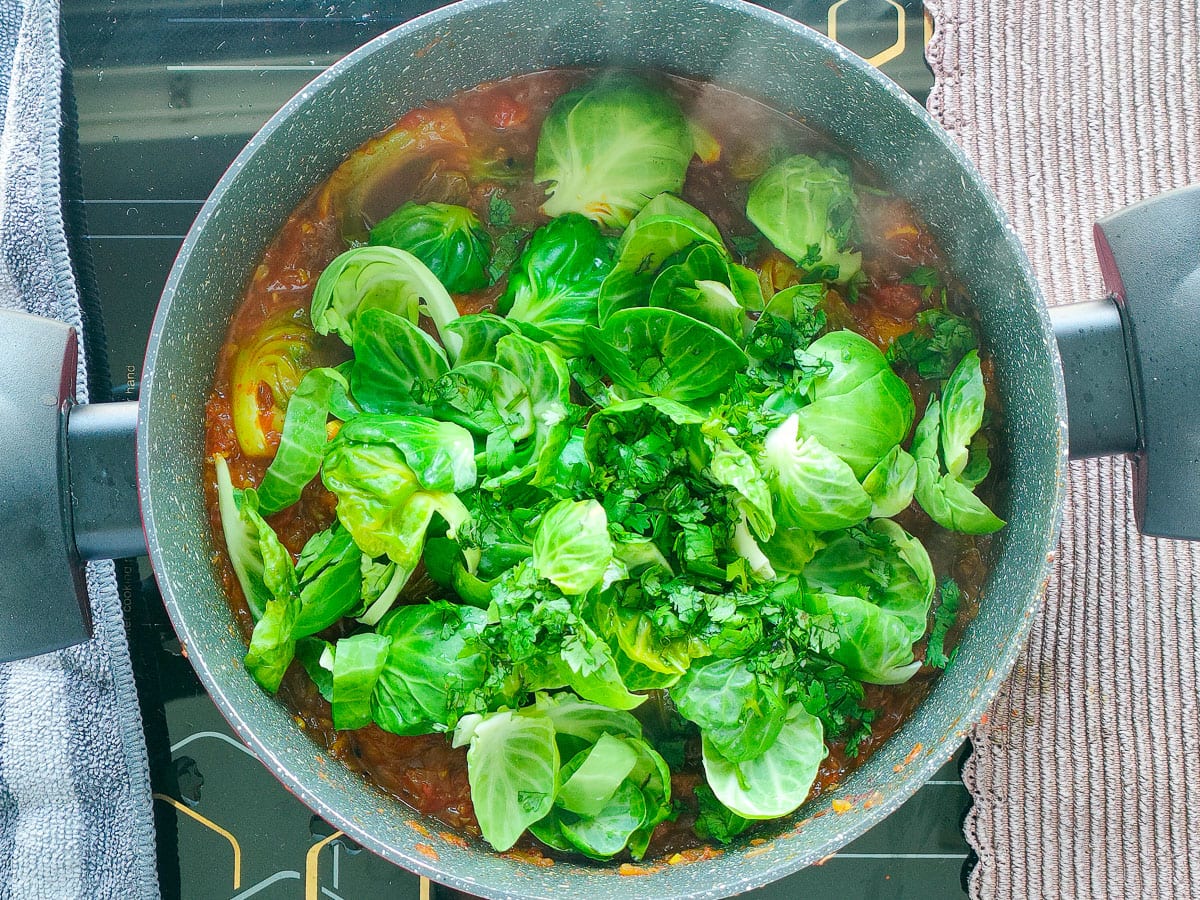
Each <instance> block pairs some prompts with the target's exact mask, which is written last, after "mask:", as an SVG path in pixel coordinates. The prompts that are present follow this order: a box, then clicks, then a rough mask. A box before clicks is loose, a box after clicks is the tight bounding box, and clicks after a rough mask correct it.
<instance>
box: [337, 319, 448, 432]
mask: <svg viewBox="0 0 1200 900" xmlns="http://www.w3.org/2000/svg"><path fill="white" fill-rule="evenodd" d="M358 321H359V327H358V330H357V333H356V334H355V337H354V366H353V368H352V369H351V370H350V386H351V389H352V391H353V394H354V399H355V401H356V402H357V403H358V405H359V408H360V411H361V412H368V413H409V414H419V413H423V412H426V411H428V410H429V407H430V403H429V401H430V399H432V398H431V397H430V394H431V392H433V391H434V390H435V389H434V385H435V383H436V382H437V381H438V380H439V379H440V378H442V377H443V376H444V375H446V373H447V372H449V371H450V364H449V363H448V362H447V360H446V351H445V350H443V349H442V347H441V345H440V344H438V343H437V342H436V341H435V340H434V339H433V338H431V337H430V336H429V335H428V334H426V333H425V332H424V331H422V330H421V329H420V328H419V327H417V326H416V325H414V324H413V323H412V322H410V321H409V320H408V319H405V318H403V317H402V316H398V315H396V314H395V313H393V312H391V311H389V310H386V309H367V310H363V311H362V313H361V314H360V316H359V320H358ZM457 321H458V320H455V322H457Z"/></svg>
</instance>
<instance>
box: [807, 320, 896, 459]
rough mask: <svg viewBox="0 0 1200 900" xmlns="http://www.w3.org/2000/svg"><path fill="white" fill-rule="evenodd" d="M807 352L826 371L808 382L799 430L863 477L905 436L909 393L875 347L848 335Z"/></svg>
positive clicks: (827, 337)
mask: <svg viewBox="0 0 1200 900" xmlns="http://www.w3.org/2000/svg"><path fill="white" fill-rule="evenodd" d="M807 352H808V354H809V356H810V357H813V358H815V359H817V360H820V361H821V362H823V363H825V364H827V367H828V368H827V370H826V372H825V373H824V374H820V375H818V376H817V377H816V378H815V379H814V380H813V382H812V386H811V389H810V394H811V398H812V402H811V403H809V404H808V405H807V406H804V407H802V408H801V409H799V410H798V411H797V413H796V415H797V416H798V417H799V432H800V434H801V435H802V436H804V437H811V438H816V439H817V440H818V441H820V442H821V444H822V445H824V446H825V447H826V448H827V449H829V450H831V451H832V452H833V453H835V454H836V455H837V456H839V457H840V458H841V459H842V460H844V461H845V462H846V463H847V464H848V465H849V466H850V468H851V469H853V470H854V475H855V477H856V478H864V477H865V476H866V475H867V474H868V473H869V472H870V471H871V469H873V468H874V467H875V466H876V465H878V464H879V462H880V460H882V459H883V458H884V457H885V456H886V455H887V454H888V453H889V452H890V451H891V449H892V448H893V447H895V446H896V445H897V444H899V443H900V442H901V441H902V440H904V438H905V436H907V434H908V430H909V428H911V427H912V422H913V417H914V415H915V405H914V403H913V398H912V392H911V391H910V390H909V389H908V385H906V384H905V383H904V381H903V380H902V379H901V378H900V377H899V376H898V375H896V373H895V372H893V371H892V370H891V368H890V367H889V366H888V364H887V360H886V359H885V358H884V355H883V354H882V353H881V352H880V351H879V349H878V348H877V347H876V346H875V345H874V344H872V343H871V342H870V341H868V340H867V339H866V338H864V337H862V336H860V335H858V334H855V333H854V332H852V331H834V332H830V333H829V334H827V335H825V336H823V337H820V338H818V339H817V340H816V341H814V342H813V343H812V344H811V345H810V346H809V348H808V351H807Z"/></svg>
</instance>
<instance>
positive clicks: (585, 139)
mask: <svg viewBox="0 0 1200 900" xmlns="http://www.w3.org/2000/svg"><path fill="white" fill-rule="evenodd" d="M692 150H693V144H692V136H691V132H690V131H689V129H688V124H687V119H686V118H685V117H684V115H683V112H682V111H681V110H680V109H679V107H678V106H677V105H676V104H675V101H674V100H672V99H671V98H670V97H668V96H667V95H666V94H665V93H663V92H661V91H659V90H657V89H655V88H652V87H650V86H649V85H647V84H646V83H644V82H642V81H641V80H639V79H637V78H634V77H632V76H630V75H626V74H613V75H606V76H603V77H601V78H598V79H596V80H595V81H593V82H591V83H590V84H588V85H586V86H584V87H582V88H580V89H578V90H575V91H571V92H570V93H567V94H564V95H563V96H562V97H560V98H559V99H558V100H556V101H555V103H554V105H553V106H552V107H551V108H550V112H549V114H548V115H547V116H546V120H545V122H544V123H543V124H542V130H541V134H540V135H539V136H538V146H537V157H536V159H535V161H534V172H533V180H534V181H537V182H541V181H548V182H550V186H549V188H548V190H547V193H548V198H547V200H546V202H545V204H544V205H543V206H542V210H543V211H544V212H545V213H546V215H548V216H551V217H554V216H561V215H562V214H563V213H568V212H577V213H582V214H583V215H585V216H587V217H588V218H589V219H592V220H593V221H595V222H596V223H598V224H600V225H602V226H605V227H608V228H623V227H624V226H626V225H628V224H629V221H630V219H632V218H633V217H634V215H636V214H637V212H638V211H639V210H640V209H641V208H642V207H643V206H645V205H646V203H647V201H649V200H650V199H651V198H652V197H655V196H657V195H658V194H660V193H662V192H663V191H678V190H679V188H680V187H681V186H682V185H683V179H684V176H685V175H686V174H687V167H688V161H689V160H690V159H691V157H692Z"/></svg>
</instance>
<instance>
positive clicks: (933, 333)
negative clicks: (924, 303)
mask: <svg viewBox="0 0 1200 900" xmlns="http://www.w3.org/2000/svg"><path fill="white" fill-rule="evenodd" d="M978 346H979V338H978V337H977V336H976V334H975V329H974V327H973V326H972V324H971V321H970V320H969V319H966V318H963V317H962V316H956V315H955V314H954V313H951V312H947V311H946V310H944V309H936V308H935V309H926V310H922V311H921V312H919V313H917V321H916V327H915V328H914V329H913V330H912V331H909V332H906V333H905V334H902V335H900V336H899V337H897V338H896V340H895V341H893V342H892V345H891V347H889V348H888V354H887V356H888V362H890V363H891V364H892V365H895V366H905V367H907V368H909V369H912V370H913V371H915V372H916V373H917V374H918V375H919V376H920V377H921V378H924V379H926V380H928V381H944V380H945V379H947V378H949V377H950V374H951V373H952V372H953V371H954V369H955V367H956V366H957V365H958V364H959V362H960V361H961V360H962V358H963V357H964V356H966V355H967V353H968V352H970V351H971V350H975V349H977V348H978Z"/></svg>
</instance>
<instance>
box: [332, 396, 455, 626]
mask: <svg viewBox="0 0 1200 900" xmlns="http://www.w3.org/2000/svg"><path fill="white" fill-rule="evenodd" d="M321 476H322V479H323V481H324V483H325V487H326V488H328V489H329V490H330V491H332V492H333V493H334V494H336V495H337V497H338V506H337V515H338V520H339V521H340V522H341V523H342V525H343V526H344V527H345V528H346V530H347V531H349V532H350V534H351V535H353V537H354V540H355V543H357V544H358V546H359V547H361V548H362V550H363V552H364V553H366V554H368V555H369V556H373V557H374V556H383V555H387V556H388V557H389V558H390V559H391V560H392V562H394V563H395V564H396V565H397V567H399V571H398V574H397V575H396V576H395V577H397V578H398V579H399V580H400V583H401V584H403V583H404V582H406V581H407V580H408V577H409V576H410V575H411V574H412V572H413V571H414V570H415V569H416V567H417V564H418V563H419V562H420V559H421V553H422V551H423V549H424V544H425V532H426V529H428V527H429V525H430V523H431V522H432V520H433V516H434V514H435V513H436V514H438V515H440V516H441V517H442V518H443V519H445V521H446V523H447V525H449V527H450V533H451V535H453V533H454V532H455V530H456V529H457V528H459V527H461V526H462V525H463V524H464V523H465V522H466V521H467V519H468V518H469V515H470V514H469V513H468V511H467V509H466V507H465V506H464V505H463V503H462V501H461V500H459V499H458V497H457V496H456V495H455V494H454V493H451V492H452V491H456V490H464V489H466V488H467V487H470V486H472V485H473V484H474V481H475V456H474V443H473V441H472V440H471V436H470V434H468V433H467V432H466V431H464V430H463V429H461V428H459V427H458V426H457V425H454V424H452V423H449V422H437V421H434V420H432V419H421V418H417V417H411V416H365V415H364V416H359V417H357V418H355V419H353V420H351V421H350V422H347V423H346V424H345V425H344V426H343V427H342V430H341V431H340V432H339V433H338V436H337V438H335V439H334V440H333V441H332V442H331V443H330V445H329V449H328V450H327V451H326V453H325V463H324V466H323V468H322V472H321ZM384 599H386V601H387V602H383V600H384ZM392 599H394V596H391V597H386V598H381V599H380V600H377V601H376V602H374V603H372V604H371V605H370V606H369V607H368V608H367V611H366V612H365V613H364V614H363V616H362V621H363V622H365V623H366V624H368V625H373V624H375V623H376V622H378V621H379V619H380V618H381V617H382V616H383V614H384V613H385V612H387V609H388V606H390V603H391V600H392Z"/></svg>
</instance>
